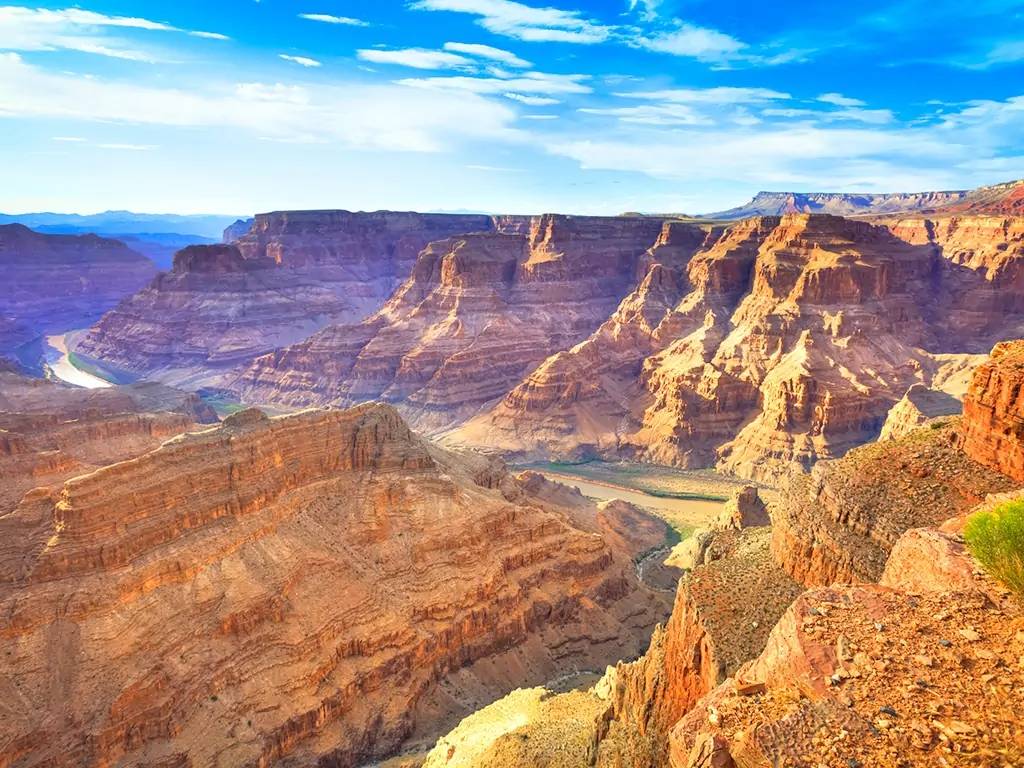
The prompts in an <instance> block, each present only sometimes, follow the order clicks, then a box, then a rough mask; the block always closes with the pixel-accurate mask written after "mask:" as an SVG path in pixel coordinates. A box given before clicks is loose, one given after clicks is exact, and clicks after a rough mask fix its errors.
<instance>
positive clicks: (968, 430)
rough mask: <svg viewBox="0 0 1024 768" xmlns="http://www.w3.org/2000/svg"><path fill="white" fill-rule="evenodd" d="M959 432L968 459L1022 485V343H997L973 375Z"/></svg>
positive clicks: (1023, 346)
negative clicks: (989, 356) (987, 359)
mask: <svg viewBox="0 0 1024 768" xmlns="http://www.w3.org/2000/svg"><path fill="white" fill-rule="evenodd" d="M961 431H962V435H963V449H964V451H965V452H966V453H967V454H968V455H969V456H971V457H972V458H973V459H975V460H976V461H978V462H980V463H982V464H984V465H985V466H988V467H991V468H992V469H995V470H997V471H999V472H1003V473H1004V474H1007V475H1009V476H1010V477H1012V478H1014V479H1015V480H1018V481H1021V482H1024V341H1014V342H1004V343H1001V344H997V345H996V347H995V348H994V349H993V350H992V357H991V359H990V360H989V361H988V362H987V363H985V364H984V365H982V366H981V367H979V368H978V370H977V371H976V372H975V374H974V379H973V380H972V381H971V387H970V389H969V390H968V391H967V396H966V397H965V398H964V419H963V426H962V430H961Z"/></svg>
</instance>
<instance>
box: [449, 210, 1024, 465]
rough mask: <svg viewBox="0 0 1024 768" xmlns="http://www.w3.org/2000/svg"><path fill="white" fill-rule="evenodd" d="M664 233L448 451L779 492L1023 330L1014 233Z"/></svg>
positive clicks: (830, 227)
mask: <svg viewBox="0 0 1024 768" xmlns="http://www.w3.org/2000/svg"><path fill="white" fill-rule="evenodd" d="M940 230H941V231H940ZM672 237H673V233H672V231H671V228H670V229H669V230H668V231H667V232H666V233H665V236H664V237H663V238H662V240H661V241H659V243H658V245H656V246H655V247H654V248H652V249H651V251H650V252H649V254H648V259H647V261H648V263H649V266H648V272H647V274H646V275H645V277H644V279H643V280H641V282H640V283H639V286H638V287H637V288H636V289H635V290H634V291H633V292H632V293H631V294H630V295H629V296H627V297H626V298H625V299H624V300H623V302H622V303H621V304H620V306H619V309H618V310H617V311H616V313H615V314H614V315H613V316H612V318H611V319H610V320H609V321H608V322H606V323H605V324H604V325H602V326H601V327H600V328H599V329H598V330H597V331H596V332H595V333H594V334H592V335H591V336H590V337H589V338H587V339H586V340H585V341H583V342H581V343H580V344H578V345H577V346H575V347H573V348H572V349H569V350H566V351H563V352H560V353H558V354H556V355H554V356H552V357H549V358H548V359H547V360H545V361H544V362H543V363H541V364H540V365H539V366H538V367H537V368H536V370H534V371H533V372H532V373H531V374H530V375H529V376H528V377H527V378H526V379H525V380H524V381H523V382H522V383H520V384H519V385H518V386H516V387H515V388H514V389H512V391H511V392H509V394H508V395H506V396H505V397H504V398H503V399H502V400H501V401H500V402H499V403H498V404H497V405H495V406H494V407H492V408H491V409H490V411H489V412H487V413H485V414H483V415H481V416H479V417H476V418H474V419H473V420H472V421H470V422H469V423H468V424H467V425H465V426H464V427H463V428H461V429H460V430H458V431H457V432H456V433H455V434H454V435H453V436H452V439H453V440H458V441H464V442H467V443H477V442H482V441H483V440H484V439H485V438H486V440H487V442H488V443H489V444H491V445H493V446H496V447H498V448H501V449H504V450H506V451H509V452H512V453H518V454H521V455H526V456H532V457H540V456H545V455H552V454H554V455H558V456H565V455H569V456H573V455H594V454H596V455H615V456H628V457H634V458H639V459H643V460H651V461H657V462H660V463H666V464H675V465H682V466H688V467H703V466H711V465H714V466H718V467H719V468H722V469H725V470H728V471H731V472H735V473H737V474H740V475H742V476H746V477H752V478H755V479H762V480H766V481H769V482H777V481H779V480H780V479H781V478H782V477H783V476H784V475H785V474H786V473H787V472H788V471H790V470H791V469H793V468H801V467H802V468H806V467H809V466H811V465H812V464H813V463H814V462H815V461H817V460H819V459H822V458H832V457H837V456H841V455H843V454H844V453H845V452H846V451H847V450H849V449H850V448H852V447H854V446H856V445H859V444H861V443H864V442H866V441H868V440H871V439H873V438H874V437H876V436H877V435H878V433H879V431H880V429H881V427H882V425H883V423H884V421H885V418H886V415H887V413H888V412H889V410H890V409H891V408H892V407H893V406H894V405H895V404H896V403H897V402H898V401H899V400H900V399H901V398H902V397H903V396H904V394H905V393H906V392H907V390H908V389H909V388H910V387H911V386H912V385H914V384H924V385H925V386H929V387H932V388H935V389H939V390H940V391H944V392H947V393H949V394H952V395H958V394H962V390H963V388H965V386H966V381H967V377H968V372H969V370H970V368H971V366H973V365H976V364H977V363H978V362H980V358H979V357H978V355H979V354H980V353H982V352H984V351H987V349H988V348H989V347H990V346H991V344H992V343H993V340H994V339H995V338H998V337H1004V336H1005V334H1007V333H1008V332H1012V329H1013V328H1017V327H1020V326H1021V324H1022V323H1024V304H1022V299H1024V282H1022V280H1024V219H990V218H983V219H980V220H978V219H975V220H965V219H960V220H956V221H953V220H950V221H946V222H945V223H944V224H943V226H942V227H938V226H937V225H935V226H933V225H932V224H931V223H929V222H927V221H924V220H913V221H904V222H902V223H901V224H890V225H888V226H882V225H876V224H870V223H868V222H863V221H852V220H848V219H842V218H838V217H834V216H820V215H787V216H784V217H762V218H757V219H750V220H747V221H745V222H741V223H739V224H736V225H734V226H732V227H730V228H728V229H725V230H715V229H713V230H711V231H710V232H709V233H708V234H707V236H706V239H705V241H704V242H703V243H702V244H700V245H699V246H698V247H696V248H695V249H690V248H689V242H690V241H685V242H687V246H686V247H684V248H682V249H681V250H679V249H674V248H671V247H666V246H670V245H671V242H672ZM662 254H664V257H662ZM1008 329H1009V331H1008Z"/></svg>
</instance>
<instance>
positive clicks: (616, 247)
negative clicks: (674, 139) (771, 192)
mask: <svg viewBox="0 0 1024 768" xmlns="http://www.w3.org/2000/svg"><path fill="white" fill-rule="evenodd" d="M661 227H662V224H661V223H660V222H659V221H656V220H652V219H644V218H618V219H616V218H592V217H580V216H541V217H537V218H534V219H533V220H531V221H530V222H529V225H528V227H524V228H523V229H524V231H522V232H512V233H509V232H507V231H506V230H505V228H503V231H500V232H492V233H480V234H474V235H466V236H460V237H455V238H451V239H448V240H442V241H439V242H436V243H432V244H431V245H430V246H429V247H427V248H426V249H425V250H424V251H423V252H422V253H421V254H420V256H419V259H418V260H417V262H416V265H415V266H414V267H413V270H412V274H411V276H410V277H409V279H408V280H406V282H405V283H404V284H403V285H402V286H401V287H400V288H399V289H398V290H397V291H396V292H395V295H394V296H392V298H391V299H390V300H389V301H388V302H387V304H385V305H384V307H383V308H382V309H381V310H380V312H378V313H377V314H376V315H374V316H372V317H370V318H368V319H367V320H366V321H365V322H363V323H361V324H359V325H351V326H344V325H336V326H330V327H328V328H325V329H324V330H323V331H320V332H319V333H317V334H316V335H314V336H313V337H312V338H310V339H309V340H307V341H304V342H302V343H300V344H296V345H294V346H292V347H288V348H285V349H282V350H278V351H276V352H274V353H272V354H270V355H267V356H266V357H262V358H260V359H258V360H256V361H255V363H253V365H252V367H251V368H250V369H249V370H248V371H246V372H245V374H244V375H243V376H242V377H241V378H240V380H239V381H238V382H237V383H236V384H235V385H234V386H235V387H236V388H237V389H238V390H239V391H240V393H241V395H242V397H243V398H244V399H245V400H247V401H251V402H265V401H270V402H277V403H285V404H291V405H308V404H325V403H339V404H350V403H354V402H360V401H363V400H373V399H382V400H386V401H392V402H397V403H401V404H402V407H403V411H404V412H405V413H407V414H409V415H411V416H412V417H413V418H414V419H416V420H417V422H418V423H422V424H426V425H430V426H438V425H446V424H451V423H453V422H456V421H458V420H460V419H462V418H465V417H468V416H471V415H473V414H474V413H475V412H476V411H477V410H479V408H480V407H481V406H482V405H484V404H485V403H487V402H489V401H492V400H494V399H495V398H498V397H501V396H502V395H504V394H505V393H506V392H507V391H508V390H509V389H510V388H511V387H512V386H514V385H515V383H516V382H518V381H519V380H520V379H521V378H522V377H523V376H524V375H526V374H527V373H528V372H529V371H530V370H531V369H533V368H534V367H535V366H536V365H537V364H538V363H539V362H541V360H543V359H544V357H546V356H547V355H548V354H550V353H551V352H552V351H553V350H558V349H564V348H566V347H570V346H572V345H573V344H575V343H576V342H578V341H580V340H581V339H583V338H585V337H586V336H587V335H588V334H589V333H590V332H591V331H593V330H594V329H595V328H596V327H597V326H598V325H599V324H600V323H601V322H602V321H603V320H604V319H605V318H606V317H607V316H608V314H609V313H610V312H611V311H612V310H613V309H614V308H615V306H616V304H618V303H619V301H620V300H621V299H622V297H623V296H625V295H626V294H627V293H628V292H629V290H630V289H631V288H632V286H633V285H635V283H636V279H637V274H638V271H639V270H641V269H642V268H643V264H644V259H645V252H646V250H647V249H648V248H649V247H650V245H651V244H652V243H654V242H655V240H656V239H657V238H658V236H659V232H660V230H661ZM687 231H688V233H689V242H690V245H691V247H696V246H697V245H698V244H699V243H700V242H701V240H702V239H703V232H702V231H701V230H700V229H698V228H696V227H687Z"/></svg>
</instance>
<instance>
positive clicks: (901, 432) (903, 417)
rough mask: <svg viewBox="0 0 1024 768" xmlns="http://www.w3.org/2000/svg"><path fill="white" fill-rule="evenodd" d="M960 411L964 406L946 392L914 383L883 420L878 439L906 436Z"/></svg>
mask: <svg viewBox="0 0 1024 768" xmlns="http://www.w3.org/2000/svg"><path fill="white" fill-rule="evenodd" d="M962 410H963V404H962V403H961V402H960V401H959V400H957V399H956V398H955V397H953V396H952V395H950V394H949V393H947V392H942V391H941V390H938V389H929V388H928V387H926V386H924V385H923V384H915V385H914V386H912V387H911V388H910V389H908V390H907V393H906V394H905V395H904V396H903V398H902V399H901V400H900V401H899V402H898V403H896V405H894V406H893V407H892V408H891V409H889V414H888V415H887V416H886V417H885V424H883V425H882V432H881V434H880V435H879V436H878V439H879V440H895V439H897V438H900V437H905V436H906V435H909V434H910V433H911V432H913V431H914V430H915V429H917V428H918V427H920V426H922V425H924V424H927V423H928V422H929V421H931V420H932V419H937V418H941V417H942V416H953V415H955V414H959V413H960V412H961V411H962Z"/></svg>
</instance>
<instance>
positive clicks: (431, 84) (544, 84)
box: [398, 72, 592, 95]
mask: <svg viewBox="0 0 1024 768" xmlns="http://www.w3.org/2000/svg"><path fill="white" fill-rule="evenodd" d="M588 79H590V76H589V75H552V74H548V73H546V72H524V73H523V74H522V75H521V76H519V77H514V78H498V77H466V76H456V77H420V78H407V79H405V80H399V81H398V83H399V84H400V85H408V86H412V87H415V88H428V89H431V90H454V91H470V92H472V93H481V94H496V93H500V94H504V93H540V94H548V95H551V94H564V93H591V90H592V89H591V88H590V86H588V85H585V84H584V82H583V81H585V80H588Z"/></svg>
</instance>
